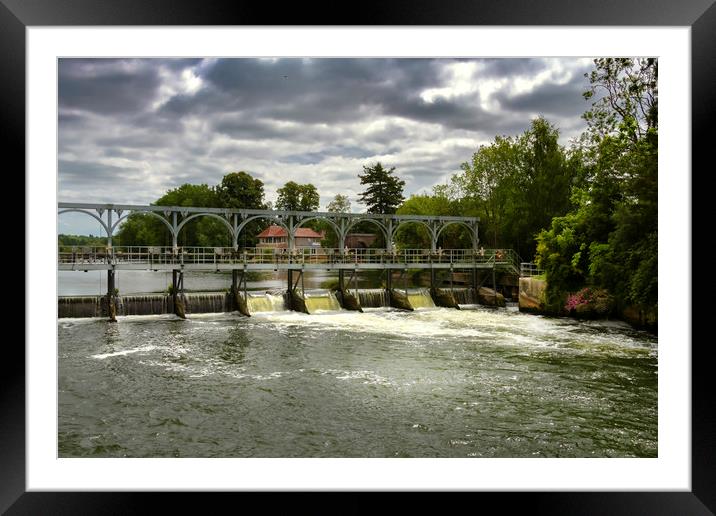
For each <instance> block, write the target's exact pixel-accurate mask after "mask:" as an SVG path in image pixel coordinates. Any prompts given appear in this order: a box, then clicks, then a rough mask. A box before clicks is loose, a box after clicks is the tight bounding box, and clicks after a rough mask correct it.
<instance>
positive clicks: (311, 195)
mask: <svg viewBox="0 0 716 516" xmlns="http://www.w3.org/2000/svg"><path fill="white" fill-rule="evenodd" d="M277 193H278V199H277V200H276V206H275V208H276V209H277V210H283V211H315V210H317V209H318V205H319V202H320V197H319V195H318V190H316V187H315V186H314V185H312V184H311V183H308V184H305V185H299V184H298V183H295V182H294V181H289V182H288V183H286V184H285V185H283V187H282V188H279V189H278V190H277Z"/></svg>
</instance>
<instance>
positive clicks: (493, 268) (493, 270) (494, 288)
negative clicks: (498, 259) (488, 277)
mask: <svg viewBox="0 0 716 516" xmlns="http://www.w3.org/2000/svg"><path fill="white" fill-rule="evenodd" d="M492 292H493V294H494V298H495V306H497V283H496V282H495V262H494V261H493V262H492Z"/></svg>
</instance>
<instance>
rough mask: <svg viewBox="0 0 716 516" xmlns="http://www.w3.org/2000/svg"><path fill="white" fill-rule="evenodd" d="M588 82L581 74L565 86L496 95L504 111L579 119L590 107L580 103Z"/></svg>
mask: <svg viewBox="0 0 716 516" xmlns="http://www.w3.org/2000/svg"><path fill="white" fill-rule="evenodd" d="M587 87H588V81H587V79H585V78H584V76H583V75H582V74H581V73H575V74H574V75H572V77H571V79H570V80H569V81H568V82H567V83H565V84H552V83H544V84H542V85H540V86H537V87H536V88H534V89H533V90H532V91H530V92H527V93H521V94H517V95H510V94H509V92H506V91H501V92H498V93H496V94H495V98H496V99H497V100H498V102H499V103H500V106H501V108H502V109H504V110H506V111H509V112H526V113H540V114H543V115H546V116H547V117H549V116H550V115H552V116H555V117H569V118H575V117H576V118H579V117H580V116H581V115H582V113H584V112H585V111H586V110H587V109H588V108H589V107H590V106H589V105H588V104H587V102H584V101H583V100H582V102H581V103H580V102H579V101H578V100H576V101H575V99H582V98H583V97H582V93H584V91H586V90H587Z"/></svg>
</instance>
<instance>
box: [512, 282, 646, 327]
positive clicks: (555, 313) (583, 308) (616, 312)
mask: <svg viewBox="0 0 716 516" xmlns="http://www.w3.org/2000/svg"><path fill="white" fill-rule="evenodd" d="M518 306H519V310H520V312H525V313H531V314H537V315H547V316H552V317H569V318H572V319H577V320H606V321H608V320H619V321H623V322H626V323H628V324H630V325H631V326H632V327H633V328H635V329H639V330H646V331H648V332H650V333H653V334H655V335H656V334H657V333H658V318H657V316H658V314H657V312H656V310H648V309H644V308H643V307H639V306H635V305H630V306H626V307H623V308H621V309H618V308H616V303H615V302H614V301H613V300H612V299H610V298H609V296H608V294H607V293H606V292H605V291H603V290H590V289H582V290H581V291H579V292H577V293H575V294H573V295H570V296H568V298H567V304H566V306H565V307H563V308H562V309H561V310H555V309H553V308H550V306H549V305H548V303H547V281H546V280H545V279H544V278H541V277H523V278H520V281H519V297H518ZM567 307H569V309H567Z"/></svg>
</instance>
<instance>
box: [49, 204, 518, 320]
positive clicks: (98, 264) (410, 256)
mask: <svg viewBox="0 0 716 516" xmlns="http://www.w3.org/2000/svg"><path fill="white" fill-rule="evenodd" d="M58 209H59V210H58V213H59V214H60V215H61V214H63V213H68V212H80V213H84V214H86V215H88V216H90V217H92V218H94V219H95V220H97V221H98V222H99V223H100V225H101V227H102V229H103V230H104V232H105V235H106V238H107V245H106V246H105V247H87V246H73V247H60V248H59V253H58V270H61V271H90V270H106V271H107V294H106V296H104V298H105V299H103V300H102V301H103V303H104V309H103V310H102V312H103V314H105V315H107V316H108V317H109V318H110V320H115V316H116V313H117V308H118V306H119V304H120V300H118V299H117V297H118V296H117V292H116V289H115V273H116V272H117V271H121V270H152V271H164V272H166V271H171V272H172V285H171V289H170V292H169V296H170V297H171V299H170V300H169V302H168V304H167V306H169V308H170V311H172V312H174V313H176V314H177V315H179V316H180V317H184V313H185V303H186V297H185V296H184V292H183V290H184V287H183V283H184V282H183V275H184V273H185V272H189V271H231V272H232V286H231V289H230V292H229V294H228V295H227V297H228V299H229V303H228V307H229V308H231V311H234V310H235V311H239V312H240V313H242V314H244V315H250V310H249V305H250V304H251V303H249V302H248V301H249V299H250V293H249V291H248V290H247V287H246V277H247V273H248V272H250V271H285V272H286V274H287V284H286V304H287V306H288V307H289V309H292V310H298V311H302V312H306V313H309V305H311V303H308V304H307V302H306V299H307V293H306V290H305V289H304V288H303V284H304V281H303V280H304V275H305V274H306V273H310V272H311V271H318V270H322V271H337V273H338V287H337V289H336V292H335V298H337V300H338V302H339V304H340V307H342V308H345V309H348V310H361V304H360V299H361V297H362V296H361V295H360V293H359V291H358V288H357V275H358V273H359V272H360V271H368V270H379V271H382V274H381V278H382V281H381V287H383V288H384V290H385V299H386V300H387V303H388V304H389V306H393V307H396V308H402V309H406V310H412V309H413V308H414V307H413V305H414V304H416V301H415V296H410V295H409V294H410V293H409V292H408V284H407V273H408V271H413V270H425V271H429V273H430V289H429V296H430V298H431V300H432V302H434V304H435V305H437V306H447V307H453V308H459V306H458V302H457V301H456V298H455V292H454V285H453V284H452V281H453V278H454V277H455V273H458V272H462V273H463V276H465V277H467V278H469V279H468V280H467V281H466V282H463V283H467V284H468V285H469V288H470V289H471V290H472V294H471V295H472V297H473V298H475V297H477V296H478V292H481V291H482V290H486V289H483V287H482V284H483V283H489V281H488V278H490V276H491V279H492V281H491V283H492V291H491V292H492V296H493V303H494V304H498V297H499V294H497V289H496V283H495V277H496V274H497V273H498V272H499V273H500V274H505V273H506V274H511V275H515V276H519V258H518V257H517V255H516V253H514V252H513V251H512V250H509V249H484V248H482V247H479V239H478V222H479V219H478V218H476V217H454V216H425V215H377V214H364V213H333V212H289V211H276V210H230V209H223V208H197V207H183V206H182V207H177V206H151V205H150V206H143V205H117V204H86V203H65V202H63V203H58ZM132 213H145V214H150V215H152V216H153V217H156V218H158V219H159V220H161V221H162V222H163V224H164V225H165V226H166V228H167V231H168V232H169V234H170V236H171V239H172V244H173V245H172V246H142V247H136V246H131V247H126V246H124V247H123V246H116V247H115V246H113V245H112V236H113V234H114V233H115V231H116V229H117V227H118V226H119V224H120V222H122V221H123V220H124V219H126V217H127V216H129V215H130V214H132ZM199 217H211V218H213V219H217V220H220V221H221V222H222V223H223V224H224V225H225V226H226V229H227V231H228V234H229V236H230V238H231V242H232V243H233V246H231V247H183V246H180V245H178V242H179V240H180V239H179V236H180V234H181V231H182V229H183V228H184V227H185V226H186V224H187V223H188V222H190V221H191V220H194V219H197V218H199ZM259 220H263V221H265V222H268V223H270V224H273V225H276V226H280V227H281V228H283V229H284V231H285V233H284V234H285V235H286V245H285V247H282V248H275V247H248V248H247V247H240V246H239V237H240V235H241V234H242V232H243V231H245V230H246V229H247V225H248V224H249V223H250V222H252V221H259ZM314 220H321V221H324V222H326V223H327V225H328V226H329V228H330V229H332V230H333V231H334V234H335V237H336V239H335V241H336V242H337V243H338V246H337V247H336V248H324V247H315V246H312V247H299V246H296V245H295V242H296V234H297V230H298V229H299V228H300V227H302V226H304V225H305V224H306V223H307V222H310V221H314ZM360 223H369V224H372V225H373V226H375V227H376V229H377V230H378V232H379V234H382V236H383V239H384V242H385V244H386V245H385V248H382V249H374V248H348V247H346V246H345V242H346V237H347V236H348V235H349V233H350V231H351V229H352V228H354V227H355V226H356V225H357V224H360ZM407 224H418V225H421V226H422V227H424V228H425V229H426V230H427V233H428V235H429V237H430V242H431V245H430V248H429V249H398V248H397V247H396V246H395V245H394V243H393V242H394V239H395V236H396V232H397V231H398V229H399V228H401V227H403V226H405V225H407ZM451 225H459V226H461V227H463V228H465V229H466V230H467V231H468V234H469V236H470V240H471V243H472V247H471V248H469V249H447V248H446V249H442V248H440V247H438V241H439V237H440V235H441V234H442V232H443V230H444V229H445V228H447V227H449V226H451ZM478 272H481V273H482V274H480V276H481V277H482V279H481V280H480V281H478ZM486 272H487V274H485V273H486ZM446 273H447V274H448V275H449V278H450V285H449V288H440V287H439V281H438V280H439V277H440V276H441V275H442V276H444V275H445V274H446ZM396 274H397V275H398V278H395V276H396ZM442 283H445V281H444V279H443V280H442ZM351 287H353V288H351ZM331 295H332V294H331ZM308 297H310V296H308ZM363 297H364V296H363ZM460 297H464V296H460ZM411 298H412V299H413V303H412V304H411ZM482 300H483V301H485V302H486V303H487V304H490V300H489V298H488V299H487V300H485V299H484V294H483V296H482ZM473 301H476V300H475V299H473ZM463 302H464V301H463ZM225 306H227V305H225Z"/></svg>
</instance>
